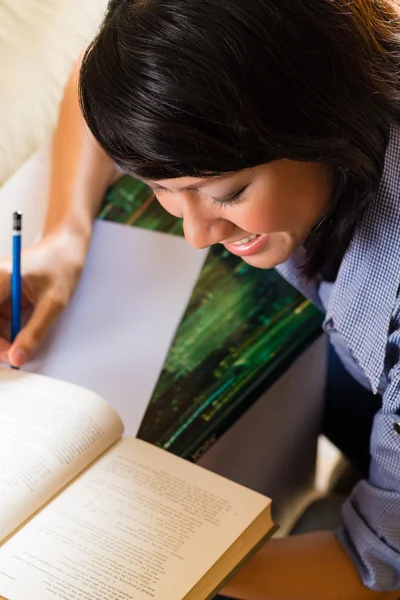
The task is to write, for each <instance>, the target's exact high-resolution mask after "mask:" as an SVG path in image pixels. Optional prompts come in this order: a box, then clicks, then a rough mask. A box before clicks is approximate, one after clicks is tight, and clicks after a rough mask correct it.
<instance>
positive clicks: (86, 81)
mask: <svg viewBox="0 0 400 600" xmlns="http://www.w3.org/2000/svg"><path fill="white" fill-rule="evenodd" d="M397 11H398V9H397ZM80 97H81V105H82V109H83V113H84V116H85V119H86V121H87V124H88V126H89V128H90V130H91V131H92V133H93V135H94V137H95V138H96V139H97V140H98V142H99V143H100V145H101V146H102V147H103V148H104V150H105V151H106V152H107V153H108V154H109V156H110V157H111V158H112V159H113V160H114V161H115V162H116V163H117V164H118V165H119V166H121V167H122V168H123V169H124V170H125V171H127V172H128V173H131V174H132V175H134V176H137V177H139V178H141V177H143V178H149V179H153V180H157V179H166V178H171V177H180V176H196V177H198V176H208V175H214V174H219V173H226V172H230V171H237V170H240V169H244V168H247V167H252V166H255V165H259V164H263V163H266V162H268V161H272V160H277V159H282V158H286V159H292V160H300V161H314V162H321V163H324V164H326V165H328V166H330V167H331V169H332V171H333V174H334V190H333V194H332V198H331V201H330V204H329V206H328V208H327V211H326V213H325V214H324V215H323V217H322V218H321V219H320V220H319V222H318V223H316V224H315V226H314V227H313V229H312V231H311V232H310V234H309V236H308V239H307V240H306V243H305V246H306V249H307V256H308V261H307V264H306V265H305V272H306V273H307V274H308V275H309V276H311V275H313V274H315V273H316V272H317V271H319V270H320V269H321V268H322V267H323V266H324V265H326V263H327V262H329V260H331V259H332V257H334V256H336V257H337V258H339V259H341V257H342V255H343V253H344V251H345V249H346V248H347V246H348V244H349V242H350V240H351V237H352V235H353V232H354V228H355V227H356V225H357V221H358V219H359V218H360V216H361V215H362V213H363V211H364V210H365V208H366V207H367V206H368V204H369V203H370V202H371V201H372V200H373V198H374V197H375V196H376V193H377V189H378V186H379V181H380V178H381V174H382V168H383V161H384V154H385V148H386V144H387V139H388V132H389V126H390V122H391V121H393V120H396V119H398V117H399V114H400V21H399V14H398V12H396V6H395V3H394V2H391V0H353V1H352V2H349V1H348V0H246V1H244V0H112V1H111V2H110V4H109V8H108V12H107V15H106V17H105V20H104V23H103V25H102V27H101V29H100V31H99V33H98V35H97V37H96V39H95V40H94V41H93V43H92V44H91V45H90V47H89V48H88V50H87V52H86V54H85V57H84V60H83V64H82V69H81V79H80Z"/></svg>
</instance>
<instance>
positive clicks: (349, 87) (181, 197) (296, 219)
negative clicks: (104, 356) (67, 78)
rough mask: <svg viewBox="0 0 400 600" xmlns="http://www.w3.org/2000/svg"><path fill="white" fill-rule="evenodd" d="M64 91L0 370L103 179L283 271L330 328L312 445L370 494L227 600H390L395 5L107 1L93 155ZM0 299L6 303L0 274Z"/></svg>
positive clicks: (396, 497)
mask: <svg viewBox="0 0 400 600" xmlns="http://www.w3.org/2000/svg"><path fill="white" fill-rule="evenodd" d="M75 94H76V79H75V83H74V80H71V83H70V86H69V88H68V90H67V93H66V97H65V99H64V104H63V107H62V111H61V117H60V123H59V127H58V130H57V134H56V139H55V146H54V168H53V181H54V186H53V188H52V190H53V191H52V201H51V204H50V211H49V216H48V220H47V226H46V231H47V233H46V235H45V237H44V239H43V241H42V242H41V243H40V244H39V245H38V246H36V247H35V248H33V249H31V250H29V251H28V253H27V256H26V257H25V259H24V263H25V267H24V269H25V279H24V281H25V291H26V296H27V297H28V299H29V300H30V301H31V302H33V303H34V304H35V305H36V308H35V311H34V313H33V317H32V319H31V321H30V323H29V324H28V326H27V327H26V328H25V329H24V330H23V331H22V332H21V334H20V336H19V337H18V338H17V340H16V341H15V343H14V345H13V346H12V347H11V348H10V346H9V344H8V342H7V341H6V340H3V342H2V343H3V346H2V349H3V356H4V355H5V354H6V353H7V356H8V357H9V359H10V361H11V363H12V364H15V365H20V364H22V363H23V362H24V360H26V358H27V356H28V355H29V353H31V352H32V351H33V349H34V348H35V346H36V344H37V343H38V341H39V340H40V339H41V337H42V335H43V334H44V332H45V331H46V329H47V327H48V325H49V323H50V322H51V321H52V319H53V318H54V317H55V316H56V315H57V314H58V312H59V311H60V309H61V308H62V306H64V305H65V303H66V302H67V301H68V299H69V297H70V295H71V293H72V291H73V289H74V286H75V284H76V281H77V278H78V276H79V273H80V270H81V268H82V264H83V261H84V257H85V254H86V251H87V246H88V243H89V239H90V231H91V222H92V220H93V217H94V215H95V214H96V209H97V207H98V204H99V202H100V199H101V197H102V195H103V193H104V190H105V188H106V186H107V185H108V184H109V183H110V181H111V180H112V178H113V177H114V176H115V172H114V167H113V164H116V165H118V167H119V168H120V169H122V170H124V171H125V172H127V173H131V174H132V175H134V176H136V177H139V178H142V179H143V180H145V181H146V182H147V183H148V184H149V185H150V186H151V187H152V188H153V189H154V192H155V194H156V196H157V198H158V199H159V201H160V202H161V204H162V205H163V206H164V207H165V208H166V210H167V211H169V212H170V213H172V214H173V215H176V216H178V217H182V218H183V222H184V230H185V235H186V238H187V239H188V241H189V242H190V243H191V244H193V245H194V246H196V247H199V248H200V247H207V246H210V245H212V244H215V243H222V244H224V245H225V247H226V248H227V249H228V250H230V251H231V252H233V253H235V254H237V255H239V256H241V257H243V259H244V260H246V261H247V262H248V263H249V264H251V265H253V266H255V267H259V268H270V267H275V266H278V265H279V266H278V269H279V270H280V272H281V273H282V274H283V275H284V276H285V277H286V278H287V279H288V280H289V281H290V282H291V283H292V284H293V285H295V286H296V287H297V288H298V289H299V290H300V291H301V292H303V293H304V294H305V295H307V296H308V297H309V298H310V299H311V300H312V301H313V302H314V303H315V304H316V305H317V306H319V307H320V308H321V309H322V310H324V311H325V312H326V318H325V322H324V328H325V330H326V331H327V333H328V334H329V336H330V339H331V342H332V344H333V346H334V348H335V352H334V353H332V357H331V365H330V369H329V378H328V385H327V404H326V411H325V423H326V426H325V430H326V432H327V434H328V435H329V436H330V437H331V439H333V441H334V442H336V443H337V444H338V445H339V446H340V447H341V449H343V451H344V452H345V453H346V454H347V455H348V456H349V457H350V458H351V459H352V460H353V462H354V463H355V465H356V466H357V467H358V468H359V469H360V470H361V472H362V473H363V475H364V477H365V479H364V480H362V481H361V482H360V483H358V484H357V486H356V487H355V488H354V490H353V492H352V494H351V496H350V498H349V499H348V500H347V501H346V502H345V504H344V506H343V526H342V527H341V529H340V530H339V531H338V532H336V533H333V532H320V533H312V534H308V535H298V536H293V537H289V538H286V539H284V540H272V541H270V542H269V543H268V544H267V545H266V546H265V548H264V549H263V550H262V551H260V552H259V553H258V554H257V555H256V556H255V557H254V558H253V559H252V560H251V561H250V562H249V563H248V565H247V566H246V567H244V568H243V569H242V571H240V573H238V575H237V576H236V577H235V578H234V579H233V581H232V582H231V583H230V584H229V585H228V586H227V588H226V589H225V590H224V593H226V594H227V595H230V596H234V597H236V598H242V599H246V600H247V599H248V600H253V599H254V600H255V599H257V600H261V599H263V598H266V599H267V598H268V599H274V600H275V599H278V600H279V599H282V600H283V599H294V600H300V599H307V600H313V599H314V598H315V599H316V600H321V599H322V598H323V599H324V600H329V599H332V600H333V599H343V600H344V599H347V598H348V599H351V600H358V599H360V600H368V598H382V599H386V598H387V599H393V600H396V599H397V600H398V597H399V589H400V381H399V378H400V362H399V360H400V357H399V351H400V333H399V331H400V299H399V297H398V289H399V284H400V242H399V241H398V240H399V239H400V236H399V229H400V174H399V161H400V158H399V157H400V154H399V153H400V120H399V118H400V16H399V9H398V6H397V2H394V1H391V0H379V1H378V0H353V2H349V1H348V0H301V1H300V0H248V1H247V2H243V1H242V0H225V2H220V1H219V0H202V1H201V2H199V1H198V0H136V1H135V0H114V1H112V2H111V3H110V5H109V10H108V13H107V16H106V18H105V21H104V24H103V27H102V28H101V30H100V32H99V34H98V36H97V38H96V40H95V41H94V43H93V44H92V45H91V47H90V48H89V50H88V52H87V53H86V55H85V57H84V60H83V64H82V69H81V80H80V97H81V104H82V108H83V113H84V116H85V120H86V123H87V125H88V127H89V130H90V132H91V135H92V136H93V137H94V139H95V140H96V142H94V141H93V138H91V137H90V136H89V135H87V133H85V130H84V127H83V126H82V123H81V121H80V116H79V110H78V106H77V103H76V96H75ZM96 144H99V146H100V147H101V148H103V149H104V151H105V155H104V154H103V153H102V151H100V150H99V146H97V145H96ZM56 190H58V193H59V194H60V196H61V197H57V192H56ZM71 248H73V255H71ZM66 249H68V252H67V251H66ZM56 265H57V269H56V268H55V266H56ZM0 288H2V289H3V290H4V292H3V296H2V299H3V300H5V299H6V296H7V292H6V291H5V290H6V288H7V277H6V275H4V276H3V280H2V283H1V284H0ZM349 375H350V376H349ZM369 442H370V443H371V446H370V449H369ZM396 590H397V591H396Z"/></svg>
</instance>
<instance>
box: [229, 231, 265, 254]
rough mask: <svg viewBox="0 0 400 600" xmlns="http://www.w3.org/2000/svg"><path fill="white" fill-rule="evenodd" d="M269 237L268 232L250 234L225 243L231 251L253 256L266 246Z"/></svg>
mask: <svg viewBox="0 0 400 600" xmlns="http://www.w3.org/2000/svg"><path fill="white" fill-rule="evenodd" d="M268 237H269V236H268V234H267V233H264V234H261V235H257V234H250V235H249V236H247V237H245V238H243V239H241V240H238V241H237V242H230V243H228V244H226V243H225V244H224V246H225V248H226V249H227V250H229V252H231V253H232V254H235V255H236V256H252V255H253V254H257V253H258V252H260V251H261V250H262V249H263V248H264V246H265V244H266V243H267V240H268Z"/></svg>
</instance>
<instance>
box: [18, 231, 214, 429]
mask: <svg viewBox="0 0 400 600" xmlns="http://www.w3.org/2000/svg"><path fill="white" fill-rule="evenodd" d="M205 256H206V253H205V252H204V251H197V250H194V249H192V248H191V247H190V246H189V245H188V244H187V243H186V241H185V240H184V239H183V238H180V237H176V236H172V235H168V234H164V233H159V232H154V231H147V230H142V229H139V228H133V227H127V226H125V225H118V224H115V223H108V222H97V223H96V224H95V228H94V234H93V240H92V245H91V249H90V252H89V257H88V261H87V264H86V267H85V270H84V273H83V275H82V279H81V281H80V283H79V286H78V288H77V290H76V293H75V295H74V296H73V298H72V300H71V303H70V304H69V305H68V307H67V309H66V310H65V312H64V313H63V315H62V316H61V317H60V319H59V320H58V321H57V322H56V324H55V325H54V327H53V328H52V329H51V331H50V332H49V334H48V336H47V337H46V339H45V341H44V342H43V344H42V345H41V347H40V349H39V352H38V353H37V355H35V357H34V359H33V360H32V361H31V362H30V363H29V364H28V365H26V367H24V368H25V370H29V371H31V372H34V373H39V374H42V375H49V376H51V377H55V378H58V379H62V380H65V381H71V382H73V383H76V384H79V385H82V386H84V387H87V388H89V389H91V390H93V391H94V392H97V393H98V394H100V395H101V396H102V397H103V398H104V399H105V400H107V401H108V402H109V403H110V404H111V405H112V406H113V407H114V408H115V409H116V410H117V412H118V414H119V415H120V417H121V418H122V420H123V422H124V425H125V432H126V433H127V434H129V435H136V433H137V430H138V428H139V425H140V422H141V420H142V418H143V415H144V412H145V410H146V408H147V405H148V402H149V400H150V397H151V393H152V391H153V389H154V387H155V384H156V382H157V379H158V377H159V374H160V372H161V369H162V366H163V363H164V360H165V358H166V356H167V353H168V349H169V346H170V344H171V342H172V340H173V336H174V333H175V330H176V328H177V326H178V324H179V322H180V320H181V318H182V316H183V313H184V311H185V309H186V306H187V302H188V300H189V298H190V294H191V291H192V289H193V287H194V285H195V283H196V280H197V278H198V275H199V273H200V270H201V267H202V265H203V261H204V259H205Z"/></svg>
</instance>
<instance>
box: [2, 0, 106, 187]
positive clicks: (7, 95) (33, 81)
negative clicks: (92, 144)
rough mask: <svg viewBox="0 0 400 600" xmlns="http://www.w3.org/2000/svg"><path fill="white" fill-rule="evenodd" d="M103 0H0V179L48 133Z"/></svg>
mask: <svg viewBox="0 0 400 600" xmlns="http://www.w3.org/2000/svg"><path fill="white" fill-rule="evenodd" d="M105 6H106V0H0V131H1V135H0V185H1V184H2V183H3V182H4V181H5V180H6V179H7V178H8V177H9V176H10V175H11V174H12V173H13V172H14V171H15V170H16V169H17V168H18V167H19V166H20V165H21V164H22V163H23V162H24V161H25V160H26V159H27V158H28V157H29V156H30V155H31V154H32V153H33V152H34V151H35V150H36V149H37V148H38V146H39V145H40V144H41V143H42V142H43V141H44V140H46V139H48V138H49V137H50V136H51V133H52V130H53V128H54V125H55V123H56V119H57V114H58V107H59V103H60V100H61V97H62V93H63V88H64V86H65V83H66V81H67V79H68V75H69V73H70V70H71V68H72V65H73V62H74V61H75V60H76V58H77V57H78V55H79V53H80V52H81V51H82V49H83V48H84V46H85V45H86V44H87V43H88V41H89V40H90V39H91V38H92V36H93V35H94V32H95V30H96V29H97V27H98V25H99V23H100V21H101V18H102V15H103V13H104V10H105Z"/></svg>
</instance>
